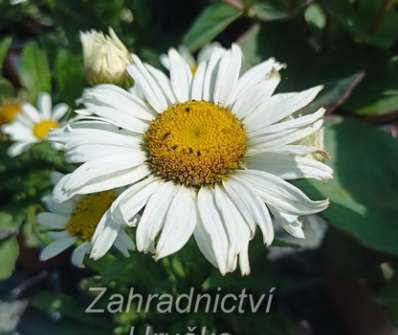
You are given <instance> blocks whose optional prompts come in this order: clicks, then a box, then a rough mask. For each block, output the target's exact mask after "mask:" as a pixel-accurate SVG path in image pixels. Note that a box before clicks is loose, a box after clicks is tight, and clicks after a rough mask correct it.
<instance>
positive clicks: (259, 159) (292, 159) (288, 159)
mask: <svg viewBox="0 0 398 335" xmlns="http://www.w3.org/2000/svg"><path fill="white" fill-rule="evenodd" d="M246 164H247V167H248V168H249V169H253V170H261V171H266V172H268V173H272V174H274V175H276V176H278V177H281V178H283V179H286V180H290V179H299V178H313V179H317V180H325V179H330V178H332V177H333V170H332V169H331V168H330V167H329V166H327V165H326V164H323V163H321V162H319V161H317V160H315V159H312V158H307V157H300V156H294V155H289V154H286V153H276V152H267V153H264V154H260V155H257V156H252V157H249V158H248V160H247V161H246Z"/></svg>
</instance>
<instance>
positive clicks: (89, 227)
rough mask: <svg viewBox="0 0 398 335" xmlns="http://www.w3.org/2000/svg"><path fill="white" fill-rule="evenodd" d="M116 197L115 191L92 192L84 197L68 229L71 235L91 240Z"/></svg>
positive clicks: (77, 205) (74, 212) (67, 226)
mask: <svg viewBox="0 0 398 335" xmlns="http://www.w3.org/2000/svg"><path fill="white" fill-rule="evenodd" d="M115 199H116V194H115V192H113V191H105V192H100V193H95V194H90V195H87V196H85V197H84V198H82V199H81V200H80V201H79V202H78V203H77V204H76V207H75V210H74V211H73V213H72V216H71V218H70V220H69V222H68V223H67V224H66V230H67V231H68V232H69V234H70V235H72V236H76V237H78V238H80V239H81V240H83V241H89V240H90V239H91V237H92V236H93V234H94V231H95V228H96V227H97V225H98V223H99V222H100V220H101V218H102V216H103V215H104V214H105V212H106V211H107V210H108V209H109V207H110V206H111V204H112V202H113V201H114V200H115Z"/></svg>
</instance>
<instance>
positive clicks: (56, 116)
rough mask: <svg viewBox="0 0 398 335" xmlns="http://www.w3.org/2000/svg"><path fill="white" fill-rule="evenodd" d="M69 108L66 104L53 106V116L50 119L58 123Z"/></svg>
mask: <svg viewBox="0 0 398 335" xmlns="http://www.w3.org/2000/svg"><path fill="white" fill-rule="evenodd" d="M68 110H69V107H68V105H67V104H63V103H61V104H57V105H55V106H54V108H53V115H52V119H53V120H55V121H60V120H61V119H62V118H63V117H64V116H65V114H66V113H67V112H68Z"/></svg>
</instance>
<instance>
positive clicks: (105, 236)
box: [90, 210, 122, 260]
mask: <svg viewBox="0 0 398 335" xmlns="http://www.w3.org/2000/svg"><path fill="white" fill-rule="evenodd" d="M98 226H101V227H102V230H101V233H99V234H98V233H97V234H95V233H94V235H93V238H92V241H91V243H92V249H91V253H90V257H91V258H92V259H95V260H96V259H99V258H101V257H103V256H104V255H105V254H106V253H107V252H108V251H109V249H110V248H111V247H112V245H113V243H114V242H115V240H116V238H117V237H118V235H119V232H120V230H121V229H122V225H121V224H120V223H118V222H115V221H114V220H113V219H112V217H111V214H110V211H109V210H108V211H107V212H106V213H105V214H104V215H103V216H102V218H101V220H100V222H99V224H98Z"/></svg>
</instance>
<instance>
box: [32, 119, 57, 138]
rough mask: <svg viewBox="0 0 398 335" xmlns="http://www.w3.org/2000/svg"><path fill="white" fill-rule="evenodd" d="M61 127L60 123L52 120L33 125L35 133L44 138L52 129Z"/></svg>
mask: <svg viewBox="0 0 398 335" xmlns="http://www.w3.org/2000/svg"><path fill="white" fill-rule="evenodd" d="M55 128H59V123H58V122H55V121H52V120H43V121H40V122H38V123H36V124H35V125H34V126H33V135H35V136H36V137H37V138H38V139H40V140H44V139H45V138H46V137H47V136H48V132H49V131H50V130H51V129H55Z"/></svg>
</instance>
